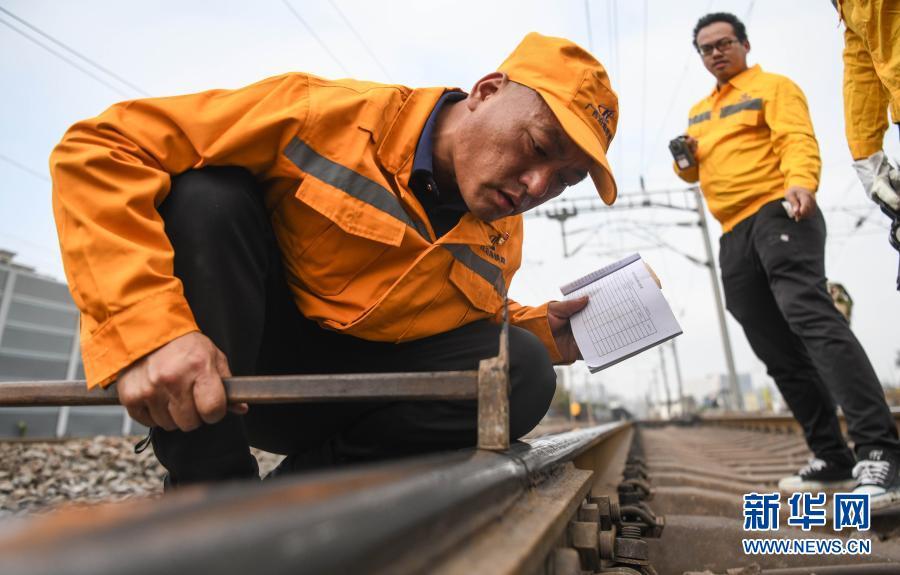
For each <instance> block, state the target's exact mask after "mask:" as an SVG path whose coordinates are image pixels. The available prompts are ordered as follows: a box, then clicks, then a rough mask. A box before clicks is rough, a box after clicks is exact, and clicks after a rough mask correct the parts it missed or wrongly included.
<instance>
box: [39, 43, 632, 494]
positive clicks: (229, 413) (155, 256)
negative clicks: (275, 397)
mask: <svg viewBox="0 0 900 575" xmlns="http://www.w3.org/2000/svg"><path fill="white" fill-rule="evenodd" d="M617 112H618V104H617V99H616V95H615V93H614V92H613V91H612V89H611V87H610V82H609V78H608V77H607V74H606V72H605V70H604V68H603V66H602V65H601V64H600V63H599V62H598V61H597V60H595V59H594V58H593V57H592V56H591V55H590V54H588V53H587V52H586V51H584V50H583V49H581V48H580V47H578V46H576V45H575V44H573V43H571V42H569V41H567V40H564V39H560V38H550V37H545V36H541V35H539V34H529V35H528V36H526V37H525V39H524V40H523V41H522V42H521V44H520V45H519V46H518V47H517V48H516V49H515V50H514V51H513V53H512V54H511V55H510V56H509V58H507V60H506V61H505V62H504V63H503V64H502V65H501V66H500V68H499V70H498V71H496V72H493V73H490V74H488V75H486V76H484V77H483V78H481V79H480V80H478V82H476V83H475V86H474V87H473V88H472V91H471V92H470V93H468V94H466V93H464V92H462V91H459V90H457V89H452V88H426V89H410V88H407V87H404V86H393V85H382V84H375V83H369V82H359V81H354V80H338V81H331V80H325V79H322V78H318V77H315V76H311V75H307V74H296V73H295V74H286V75H284V76H279V77H275V78H270V79H268V80H264V81H262V82H259V83H257V84H254V85H251V86H248V87H246V88H242V89H239V90H214V91H210V92H204V93H200V94H194V95H188V96H179V97H174V98H158V99H147V100H138V101H132V102H125V103H121V104H117V105H114V106H113V107H111V108H110V109H108V110H106V111H105V112H104V113H102V114H101V115H100V116H98V117H96V118H93V119H90V120H86V121H83V122H79V123H78V124H76V125H74V126H73V127H72V128H71V129H70V130H69V131H68V132H67V133H66V135H65V136H64V138H63V140H62V142H61V143H60V144H59V145H58V146H57V148H56V149H55V150H54V152H53V154H52V156H51V160H50V163H51V172H52V176H53V208H54V213H55V216H56V224H57V228H58V231H59V236H60V243H61V246H62V250H63V258H64V263H65V268H66V275H67V279H68V282H69V286H70V289H71V291H72V294H73V296H74V298H75V301H76V302H77V304H78V306H79V308H80V309H81V312H82V321H81V329H82V340H81V341H82V352H83V358H84V366H85V373H86V375H87V379H88V385H89V386H98V385H100V386H106V385H111V384H115V385H116V386H117V387H118V394H119V397H120V399H121V401H122V403H123V404H124V405H125V406H126V407H127V409H128V412H129V414H130V415H131V416H132V417H133V418H134V419H136V420H137V421H139V422H141V423H143V424H145V425H148V426H151V428H152V432H151V440H152V444H153V448H154V451H155V453H156V456H157V457H158V458H159V460H160V462H161V463H162V464H163V465H164V466H165V467H166V469H167V470H168V476H167V479H166V485H167V486H169V487H171V486H176V485H183V484H187V483H192V482H198V481H211V480H223V479H232V478H243V477H253V478H255V477H258V468H257V464H256V460H255V459H254V458H253V456H252V455H251V453H250V450H249V446H251V445H253V446H257V447H259V448H262V449H264V450H267V451H272V452H276V453H282V454H286V455H287V456H288V457H287V458H286V459H285V460H284V462H283V463H282V465H281V467H280V468H279V471H298V470H302V469H308V468H312V467H318V466H323V465H334V464H340V463H344V462H348V461H362V460H369V459H376V458H383V457H392V456H402V455H406V454H413V453H421V452H424V451H429V450H436V449H452V448H459V447H465V446H473V445H474V444H475V440H476V405H475V402H474V401H445V402H391V403H387V402H385V403H377V402H375V403H335V404H319V405H315V404H291V405H254V406H253V407H252V409H249V410H248V408H247V406H246V405H240V406H232V407H231V408H230V409H228V410H226V401H225V394H224V388H223V386H222V382H221V378H222V377H226V376H230V375H232V374H233V375H253V374H291V373H338V372H392V371H432V370H457V369H475V368H476V367H477V364H478V361H479V360H481V359H483V358H487V357H491V356H493V355H496V353H497V342H498V335H499V325H498V322H499V319H500V317H501V316H502V307H503V297H504V294H505V293H506V290H507V288H508V286H509V284H510V281H511V280H512V278H513V274H514V273H515V271H516V270H517V268H518V267H519V265H520V262H521V259H522V254H521V249H522V235H523V229H522V217H521V215H520V214H522V212H525V211H526V210H528V209H531V208H533V207H535V206H537V205H540V204H542V203H543V202H546V201H547V200H550V199H552V198H554V197H556V196H558V195H559V194H560V193H562V192H563V190H565V188H566V187H567V186H570V185H573V184H575V183H576V182H578V181H579V180H581V179H583V178H585V177H587V176H588V175H590V176H591V178H592V179H593V182H594V184H595V186H596V188H597V191H598V192H599V194H600V196H601V197H602V198H603V200H604V201H605V202H606V203H608V204H611V203H612V202H613V201H614V200H615V198H616V187H615V183H614V181H613V178H612V175H611V172H610V169H609V166H608V163H607V160H606V150H607V149H608V147H609V144H610V141H611V140H612V138H613V135H614V133H615V129H616V120H617ZM585 304H586V301H569V302H549V303H547V304H544V305H542V306H540V307H528V306H523V305H519V304H515V303H511V304H510V318H511V323H512V324H513V326H512V327H511V329H510V348H511V349H510V353H511V355H510V361H511V366H510V375H511V380H512V391H511V398H510V402H511V404H510V412H511V419H510V427H511V429H510V434H511V437H512V438H518V437H521V436H522V435H524V434H525V433H527V432H528V431H529V430H531V429H532V428H533V427H534V426H535V425H536V424H537V422H538V421H539V420H540V419H541V417H543V415H544V413H545V412H546V410H547V408H548V406H549V404H550V400H551V398H552V396H553V393H554V390H555V386H556V377H555V374H554V371H553V367H552V365H553V363H561V362H572V361H574V360H576V359H578V357H579V352H578V350H577V347H576V345H575V342H574V339H573V337H572V333H571V328H570V325H569V319H568V318H569V317H570V316H571V315H572V314H573V313H575V312H576V311H578V310H579V309H581V308H582V307H583V306H584V305H585Z"/></svg>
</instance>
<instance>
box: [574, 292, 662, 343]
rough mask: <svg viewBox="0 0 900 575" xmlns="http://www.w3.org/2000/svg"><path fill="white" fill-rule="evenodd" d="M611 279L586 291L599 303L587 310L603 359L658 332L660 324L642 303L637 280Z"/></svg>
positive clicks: (587, 320)
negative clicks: (657, 328)
mask: <svg viewBox="0 0 900 575" xmlns="http://www.w3.org/2000/svg"><path fill="white" fill-rule="evenodd" d="M607 279H608V281H605V282H597V283H595V284H593V285H591V286H590V287H589V288H588V289H587V290H586V291H587V295H589V296H590V297H591V299H592V300H595V298H596V300H595V301H597V302H598V304H599V305H597V306H591V307H589V308H587V309H586V313H587V316H586V318H585V321H586V323H587V325H588V326H589V327H590V334H591V342H592V343H593V344H594V349H595V350H596V351H597V353H598V354H599V355H601V356H602V355H606V354H608V353H612V352H614V351H616V350H618V349H621V348H623V347H625V346H626V345H629V344H632V343H634V342H636V341H638V340H640V339H643V338H645V337H647V336H649V335H653V334H655V333H656V325H654V323H653V320H652V319H650V317H649V315H648V314H647V312H646V310H645V309H644V304H643V303H641V298H640V297H639V296H638V294H637V291H636V290H635V287H634V280H633V279H631V278H630V277H627V276H625V277H623V276H621V275H616V276H608V278H607ZM598 308H600V309H598Z"/></svg>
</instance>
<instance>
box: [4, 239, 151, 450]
mask: <svg viewBox="0 0 900 575" xmlns="http://www.w3.org/2000/svg"><path fill="white" fill-rule="evenodd" d="M14 256H15V254H14V253H13V252H10V251H7V250H0V385H3V382H4V381H25V380H49V379H57V380H58V379H84V371H83V367H82V365H81V352H80V346H79V339H78V309H77V308H76V307H75V304H74V302H73V301H72V297H71V295H70V294H69V290H68V288H67V287H66V284H64V283H61V282H58V281H56V280H54V279H53V278H50V277H47V276H43V275H40V274H37V273H35V271H34V269H33V268H31V267H28V266H25V265H21V264H19V263H16V262H13V257H14ZM142 430H143V428H142V426H140V425H139V424H137V423H135V422H133V421H132V420H131V419H130V418H129V417H128V416H127V414H126V412H125V410H124V409H123V408H121V407H118V406H96V407H72V408H59V407H29V408H18V407H16V408H12V407H7V408H0V437H21V436H25V437H54V436H67V435H69V436H89V435H97V434H121V433H123V432H124V433H140V432H141V431H142Z"/></svg>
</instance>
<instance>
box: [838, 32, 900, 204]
mask: <svg viewBox="0 0 900 575" xmlns="http://www.w3.org/2000/svg"><path fill="white" fill-rule="evenodd" d="M889 104H890V96H889V94H888V91H887V89H886V88H885V87H884V85H883V84H882V82H881V79H880V78H878V75H877V74H876V72H875V66H874V64H873V63H872V56H871V54H869V52H868V50H866V49H865V46H864V45H863V41H862V39H861V38H860V37H859V36H857V35H856V34H855V33H854V32H853V31H852V30H850V29H849V28H848V29H846V30H845V31H844V128H845V131H846V133H847V145H848V146H850V154H851V155H852V156H853V160H854V162H853V168H854V169H855V170H856V173H857V175H858V176H859V180H860V182H862V185H863V189H864V190H865V192H866V195H867V196H868V197H869V198H870V199H871V200H872V201H874V202H876V203H880V204H884V205H885V206H887V207H888V208H890V209H892V210H894V212H900V193H898V191H900V172H898V170H897V168H895V167H894V166H892V165H891V163H890V162H889V161H888V159H887V156H885V154H884V152H883V151H882V142H883V140H884V134H885V131H886V130H887V128H888V120H887V108H888V105H889ZM896 119H897V118H895V120H896Z"/></svg>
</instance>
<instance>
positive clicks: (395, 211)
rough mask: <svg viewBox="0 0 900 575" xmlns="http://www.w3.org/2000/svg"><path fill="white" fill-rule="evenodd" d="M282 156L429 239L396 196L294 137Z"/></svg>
mask: <svg viewBox="0 0 900 575" xmlns="http://www.w3.org/2000/svg"><path fill="white" fill-rule="evenodd" d="M284 155H285V156H287V158H288V159H289V160H290V161H291V162H293V163H294V165H296V166H297V167H298V168H300V169H301V170H303V171H304V172H306V173H308V174H309V175H311V176H313V177H314V178H316V179H318V180H322V181H323V182H325V183H326V184H328V185H330V186H332V187H335V188H337V189H339V190H341V191H343V192H346V193H347V194H349V195H351V196H353V197H354V198H356V199H357V200H360V201H362V202H365V203H367V204H369V205H370V206H372V207H374V208H377V209H379V210H381V211H382V212H385V213H387V214H390V215H391V216H393V217H395V218H396V219H398V220H400V221H401V222H403V223H404V224H406V225H408V226H410V227H411V228H413V229H415V230H416V231H417V232H419V234H421V236H422V237H423V238H426V239H427V238H429V235H428V230H427V228H426V227H425V225H424V224H423V223H422V222H419V221H416V220H414V219H413V218H411V217H410V216H409V214H407V213H406V211H405V210H404V209H403V206H401V205H400V200H398V199H397V196H395V195H394V194H393V193H391V192H390V191H389V190H387V189H385V188H384V187H383V186H382V185H380V184H378V183H376V182H374V181H372V180H370V179H369V178H367V177H365V176H363V175H362V174H358V173H356V172H354V171H353V170H351V169H350V168H347V167H345V166H342V165H340V164H338V163H337V162H332V161H331V160H329V159H328V158H326V157H324V156H322V155H321V154H319V153H318V152H316V151H315V150H313V149H312V148H310V147H309V146H308V145H307V144H306V142H303V141H302V140H300V139H299V138H297V137H295V138H294V139H293V140H291V143H290V144H288V146H287V148H285V149H284Z"/></svg>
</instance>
